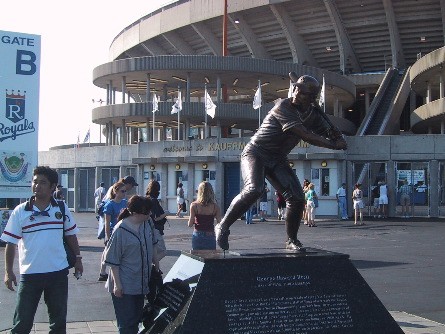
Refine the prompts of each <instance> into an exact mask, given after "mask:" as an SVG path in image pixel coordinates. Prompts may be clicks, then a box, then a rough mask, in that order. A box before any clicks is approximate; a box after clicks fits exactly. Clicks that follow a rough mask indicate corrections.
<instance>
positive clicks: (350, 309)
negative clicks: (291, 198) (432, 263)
mask: <svg viewBox="0 0 445 334" xmlns="http://www.w3.org/2000/svg"><path fill="white" fill-rule="evenodd" d="M164 282H165V287H166V288H165V289H164V291H163V292H162V293H161V295H160V296H159V298H158V300H157V304H158V307H159V309H162V310H161V312H160V314H159V316H158V317H157V319H156V320H155V323H154V325H153V326H152V327H151V329H149V330H148V331H147V333H189V334H209V333H212V334H213V333H232V334H246V333H250V334H275V333H307V334H312V333H338V334H340V333H341V334H346V333H351V334H352V333H354V334H357V333H376V334H377V333H378V334H382V333H403V331H402V330H401V329H400V327H399V326H398V325H397V323H396V322H395V321H394V319H393V318H392V317H391V315H390V314H389V312H388V311H387V310H386V309H385V307H384V306H383V304H382V303H381V302H380V301H379V299H378V298H377V296H376V295H375V294H374V292H373V291H372V290H371V288H370V287H369V286H368V284H367V283H366V282H365V280H364V279H363V277H362V276H361V275H360V273H359V272H358V271H357V269H356V268H355V267H354V266H353V264H352V263H351V261H350V260H349V256H348V255H345V254H339V253H333V252H328V251H324V250H318V249H308V251H307V252H306V253H295V252H292V251H286V250H282V249H259V250H245V251H233V252H225V254H224V253H223V252H222V251H192V252H191V253H186V252H183V253H182V255H181V256H180V257H179V259H178V260H177V262H176V263H175V264H174V266H173V267H172V269H171V270H170V272H169V273H168V274H167V275H166V277H165V278H164ZM167 282H170V283H167Z"/></svg>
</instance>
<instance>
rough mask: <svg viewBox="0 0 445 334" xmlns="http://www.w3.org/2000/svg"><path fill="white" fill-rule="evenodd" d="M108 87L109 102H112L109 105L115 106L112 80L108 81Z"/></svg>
mask: <svg viewBox="0 0 445 334" xmlns="http://www.w3.org/2000/svg"><path fill="white" fill-rule="evenodd" d="M108 87H109V92H108V94H109V97H108V101H109V102H110V103H109V104H114V101H113V81H112V80H109V81H108Z"/></svg>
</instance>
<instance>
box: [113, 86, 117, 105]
mask: <svg viewBox="0 0 445 334" xmlns="http://www.w3.org/2000/svg"><path fill="white" fill-rule="evenodd" d="M112 100H113V104H116V88H115V87H113V96H112Z"/></svg>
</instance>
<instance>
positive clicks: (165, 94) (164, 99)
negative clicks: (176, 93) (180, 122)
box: [162, 85, 168, 101]
mask: <svg viewBox="0 0 445 334" xmlns="http://www.w3.org/2000/svg"><path fill="white" fill-rule="evenodd" d="M162 94H163V95H164V98H163V101H167V100H168V92H167V85H164V86H163V87H162Z"/></svg>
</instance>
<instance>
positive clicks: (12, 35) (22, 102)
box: [0, 31, 40, 198]
mask: <svg viewBox="0 0 445 334" xmlns="http://www.w3.org/2000/svg"><path fill="white" fill-rule="evenodd" d="M0 57H1V62H0V146H1V151H0V197H2V198H26V197H29V196H30V195H31V182H32V171H33V169H34V167H35V166H37V157H38V122H39V85H40V36H38V35H29V34H23V33H16V32H9V31H0Z"/></svg>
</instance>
